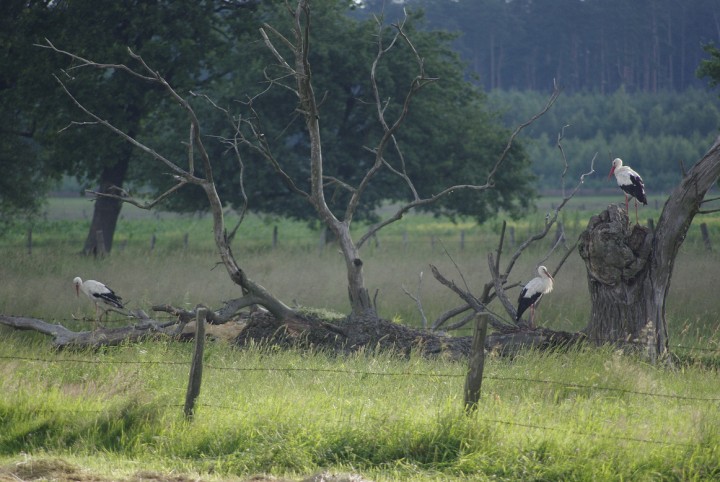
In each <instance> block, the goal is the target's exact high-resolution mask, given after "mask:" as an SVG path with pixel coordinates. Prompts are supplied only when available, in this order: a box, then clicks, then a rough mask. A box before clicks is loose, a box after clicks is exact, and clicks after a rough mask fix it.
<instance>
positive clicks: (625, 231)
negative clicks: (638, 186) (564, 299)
mask: <svg viewBox="0 0 720 482" xmlns="http://www.w3.org/2000/svg"><path fill="white" fill-rule="evenodd" d="M719 175H720V137H719V138H718V139H716V140H715V143H714V144H713V146H712V147H711V148H710V150H708V152H707V153H706V154H705V156H703V158H702V159H700V160H699V161H698V162H697V163H696V164H695V165H694V166H693V167H692V169H690V171H688V172H687V173H686V174H685V175H684V177H683V179H682V181H681V182H680V184H679V185H678V186H677V187H676V188H675V190H674V191H673V192H672V193H671V194H670V196H669V197H668V200H667V201H666V203H665V206H664V207H663V211H662V213H661V215H660V219H659V220H658V223H657V228H656V229H655V232H654V234H653V233H651V231H650V230H649V229H648V228H645V227H641V226H631V227H630V226H628V218H627V213H626V212H625V210H624V209H623V205H610V206H608V208H607V210H606V211H604V212H602V213H601V214H600V215H599V216H593V217H592V218H591V219H590V222H589V223H588V227H587V229H586V231H585V232H583V234H581V236H580V243H579V246H578V249H579V252H580V255H581V257H582V258H583V260H585V266H586V269H587V276H588V285H589V290H590V298H591V302H592V305H591V311H590V319H589V323H588V326H587V328H586V330H585V331H586V333H587V335H588V337H589V338H590V339H591V340H593V341H595V342H596V343H612V342H627V341H635V340H641V341H642V340H647V339H648V336H649V337H650V344H652V345H654V350H655V353H656V354H658V355H662V354H664V353H666V352H667V350H668V320H667V318H666V316H665V314H666V312H665V302H666V300H667V296H668V293H669V291H670V281H671V279H672V273H673V268H674V265H675V259H676V257H677V254H678V251H679V250H680V246H682V243H683V241H684V240H685V236H686V235H687V232H688V229H689V228H690V225H691V223H692V221H693V219H694V218H695V216H696V215H697V214H698V213H702V211H701V209H700V208H701V206H702V203H703V199H704V198H705V194H706V193H707V191H708V190H709V189H710V188H711V187H712V186H714V185H715V183H716V182H717V179H718V176H719ZM649 186H650V189H652V187H651V186H652V184H649ZM645 344H648V342H647V341H645Z"/></svg>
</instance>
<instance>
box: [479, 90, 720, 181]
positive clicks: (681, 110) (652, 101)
mask: <svg viewBox="0 0 720 482" xmlns="http://www.w3.org/2000/svg"><path fill="white" fill-rule="evenodd" d="M547 98H548V95H546V94H543V93H540V92H533V91H517V90H512V91H503V90H494V91H492V92H490V93H489V94H488V99H489V105H490V107H491V108H494V109H497V110H499V111H500V114H501V118H502V121H503V123H504V124H505V125H506V126H508V127H512V126H517V125H519V124H520V123H522V122H524V121H526V120H527V119H529V118H530V117H532V115H533V114H534V113H535V112H537V111H538V109H539V107H540V106H542V105H543V104H544V103H545V102H547ZM719 126H720V99H718V97H717V95H716V94H714V93H711V92H708V91H707V90H704V89H688V90H686V91H684V92H668V91H666V92H658V93H651V92H636V93H634V94H629V93H628V92H627V91H626V90H625V89H622V88H621V89H619V90H617V91H616V92H614V93H612V94H604V95H603V94H598V93H574V94H565V95H561V96H560V98H559V99H558V101H557V102H556V104H555V105H554V106H553V107H552V108H551V109H550V110H549V111H548V112H547V113H546V114H545V115H543V116H542V117H541V118H539V119H538V120H537V121H536V122H534V123H533V124H532V125H530V126H528V127H527V128H526V129H525V130H524V131H523V132H522V133H521V139H522V141H523V143H524V147H525V149H526V151H527V152H528V155H529V157H530V159H532V164H533V165H532V170H533V173H534V174H535V176H537V183H536V185H537V186H538V189H539V190H545V191H548V190H550V191H558V190H560V189H561V188H562V179H561V177H560V174H561V173H562V171H563V168H564V159H563V157H562V154H561V153H560V151H559V149H558V146H557V143H558V136H559V135H560V134H561V133H562V135H563V138H562V140H561V143H562V147H563V151H564V153H565V155H566V158H567V162H568V172H567V174H566V177H565V179H566V186H572V185H574V184H575V183H576V182H577V180H578V178H579V176H580V175H581V174H582V173H585V172H588V171H589V169H590V161H591V160H592V158H593V156H595V154H597V159H596V161H595V168H596V171H597V173H596V174H595V175H593V176H590V177H588V178H587V181H586V186H585V189H584V192H585V193H588V189H590V190H591V193H592V192H595V191H597V190H598V189H601V190H602V189H608V188H610V189H614V188H615V181H614V180H613V181H612V182H609V181H608V179H607V174H608V171H609V170H610V162H611V160H612V159H613V158H614V157H620V158H622V159H623V160H624V161H625V162H626V163H627V164H629V165H631V166H632V167H633V168H634V169H636V170H637V171H638V172H640V173H641V174H642V175H643V178H644V179H645V184H646V186H647V189H648V192H650V193H652V194H659V193H668V192H669V191H670V190H671V189H672V188H673V187H674V186H675V185H677V183H678V182H680V180H681V179H682V169H683V167H684V168H685V169H689V168H690V166H692V165H693V164H695V162H696V161H697V160H699V159H700V158H701V157H702V156H703V155H704V154H705V152H706V151H707V150H708V148H709V147H710V146H711V145H712V143H713V141H714V140H715V138H716V137H717V135H718V127H719Z"/></svg>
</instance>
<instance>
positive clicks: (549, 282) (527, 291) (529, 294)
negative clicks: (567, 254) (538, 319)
mask: <svg viewBox="0 0 720 482" xmlns="http://www.w3.org/2000/svg"><path fill="white" fill-rule="evenodd" d="M537 272H538V275H539V276H537V277H535V278H533V279H531V280H530V281H528V283H527V284H526V285H525V287H524V288H523V289H522V291H521V292H520V296H519V297H518V308H517V315H516V316H515V321H520V317H521V316H522V314H523V313H524V312H525V310H527V309H528V308H530V326H535V305H536V304H537V303H538V302H539V301H540V298H542V297H543V295H545V294H547V293H550V292H551V291H552V290H553V282H554V280H553V277H552V276H551V275H550V272H549V271H548V269H547V268H546V267H545V266H539V267H538V269H537Z"/></svg>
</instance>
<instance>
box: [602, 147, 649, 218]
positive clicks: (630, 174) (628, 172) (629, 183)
mask: <svg viewBox="0 0 720 482" xmlns="http://www.w3.org/2000/svg"><path fill="white" fill-rule="evenodd" d="M613 174H615V180H616V181H617V183H618V186H620V189H622V190H623V191H625V212H626V213H628V218H629V217H630V212H629V211H628V202H629V199H628V195H629V196H632V197H633V198H634V199H635V224H640V223H639V222H638V201H640V202H641V203H643V205H647V196H646V195H645V183H643V180H642V178H641V177H640V174H638V173H637V172H635V171H633V170H632V169H631V168H630V166H623V162H622V159H620V158H619V157H617V158H615V159H614V160H613V162H612V168H611V169H610V174H608V179H610V176H612V175H613Z"/></svg>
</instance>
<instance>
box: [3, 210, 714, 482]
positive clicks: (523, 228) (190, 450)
mask: <svg viewBox="0 0 720 482" xmlns="http://www.w3.org/2000/svg"><path fill="white" fill-rule="evenodd" d="M613 201H617V200H615V199H613V200H608V199H607V198H583V199H581V200H579V202H578V203H577V204H576V205H573V208H572V209H569V210H568V211H567V212H565V213H564V218H563V222H564V224H565V227H566V233H567V235H568V238H569V244H570V245H571V244H572V242H574V239H576V238H577V236H578V235H579V233H580V231H581V230H582V229H583V227H584V226H585V225H586V223H587V219H588V218H589V217H590V216H591V215H593V214H595V213H597V212H598V211H599V210H600V209H602V208H603V207H604V206H606V205H607V203H608V202H613ZM83 202H87V201H83ZM557 202H558V200H557V199H547V200H543V201H542V202H541V203H540V205H539V207H538V210H537V211H536V212H534V213H529V214H528V216H527V217H526V218H524V219H521V220H518V221H512V222H510V223H509V225H510V226H512V227H513V229H514V230H515V235H516V243H519V242H521V241H522V240H523V239H524V237H526V236H527V234H528V233H529V232H532V231H534V230H536V229H538V227H539V226H541V223H542V222H543V219H544V215H545V213H546V212H547V211H548V210H550V209H552V207H553V204H556V203H557ZM659 204H660V206H659V207H660V208H661V207H662V203H659ZM80 205H81V204H79V202H78V200H61V201H53V202H52V203H51V208H50V210H49V212H48V218H47V220H46V221H40V222H37V223H36V224H35V225H34V226H33V241H34V243H33V249H32V253H28V251H27V247H26V245H25V241H26V231H25V230H24V229H17V230H16V231H14V232H8V233H5V235H4V236H3V237H2V238H0V258H2V259H3V262H2V263H0V279H1V280H2V281H3V283H2V286H1V287H0V313H3V314H15V315H24V316H33V317H38V318H43V319H46V320H48V321H52V322H57V323H62V324H63V325H65V326H68V327H69V328H71V329H88V328H89V327H90V324H89V323H88V322H85V321H81V318H82V317H83V316H90V315H92V314H93V309H92V306H91V305H90V304H89V303H88V302H87V300H85V299H82V298H80V299H78V298H76V297H75V294H74V290H73V286H72V282H71V281H72V278H73V277H74V276H77V275H80V276H82V277H84V278H95V279H100V280H103V281H105V282H107V283H108V284H109V285H111V286H113V287H114V288H115V289H116V290H117V291H118V292H119V293H120V294H121V296H123V298H124V299H125V300H126V301H127V302H128V306H130V307H131V308H143V309H145V310H146V311H149V310H150V306H152V305H153V304H157V303H171V304H176V305H181V306H194V305H195V304H196V303H200V302H202V303H205V304H207V305H210V306H213V307H217V306H219V305H220V304H221V303H222V301H223V300H227V299H230V298H234V297H237V296H239V292H238V290H237V289H236V288H235V287H234V286H233V285H232V284H231V283H230V282H229V280H228V278H227V274H226V273H225V271H224V268H223V267H222V266H218V265H217V261H218V259H217V255H216V253H215V249H214V247H213V246H212V239H211V226H210V221H209V219H208V218H207V217H198V216H178V215H171V214H160V215H154V214H147V213H144V212H135V213H133V212H127V213H126V217H125V218H124V219H122V220H121V222H120V224H119V227H118V233H117V237H116V245H115V248H114V249H113V252H112V255H111V256H108V257H106V258H104V259H92V258H87V257H83V256H80V255H79V254H78V252H79V251H80V248H81V246H82V242H83V240H84V236H85V235H86V232H85V231H86V230H87V228H88V225H89V219H86V218H85V217H83V216H82V215H78V207H79V206H80ZM63 209H65V211H63ZM53 210H54V211H53ZM51 213H59V214H51ZM72 213H75V214H74V216H75V218H73V214H72ZM658 215H659V211H657V210H656V209H655V208H654V205H653V203H652V202H651V205H650V206H648V207H646V208H644V209H643V212H642V216H641V218H643V219H647V218H653V219H655V220H657V217H658ZM68 217H69V218H73V219H67V218H68ZM229 217H231V216H229ZM699 222H706V223H707V224H708V226H709V228H710V232H711V235H713V233H717V232H718V231H720V217H716V216H712V217H704V218H702V219H700V218H699V219H698V220H697V221H696V224H697V223H699ZM275 226H277V227H278V233H279V243H278V246H277V247H275V248H273V247H272V246H271V240H272V233H273V228H274V227H275ZM500 227H501V223H500V222H499V221H493V222H490V223H487V224H486V225H484V226H476V225H474V224H473V223H469V222H465V223H461V224H459V225H454V224H452V223H449V222H445V221H442V220H437V219H435V218H433V217H431V216H424V215H411V216H407V217H406V218H404V219H403V221H402V222H401V223H399V224H397V225H394V226H392V227H391V229H388V230H387V231H383V232H382V233H381V234H380V236H379V238H378V241H379V243H378V244H375V243H374V242H371V243H369V244H368V246H366V247H365V249H364V250H363V257H364V260H365V275H366V283H367V286H368V288H369V289H370V290H371V291H372V292H373V293H374V292H375V290H378V296H377V300H378V303H379V309H380V313H381V314H382V315H383V316H384V317H386V318H390V319H396V320H397V321H399V322H402V323H407V324H411V325H416V326H418V325H419V324H420V316H419V314H418V312H417V308H416V306H415V302H414V301H413V300H411V299H410V298H409V297H408V296H406V295H405V294H404V293H403V290H402V288H403V286H404V287H405V288H407V289H408V290H410V291H412V292H416V291H417V290H418V285H417V283H418V275H419V273H420V272H423V273H424V278H423V284H422V289H421V293H422V299H423V305H424V308H425V311H426V314H427V315H428V317H429V318H430V319H433V318H434V317H435V316H437V315H438V314H440V313H442V312H443V311H445V310H447V309H449V308H451V307H454V306H457V304H458V303H459V302H458V300H457V298H456V297H455V296H454V295H452V294H451V293H450V292H449V290H447V289H446V288H444V287H442V286H440V285H439V284H438V283H437V282H435V280H434V279H433V278H432V276H431V275H430V273H429V265H430V264H433V265H436V266H438V268H439V269H440V270H441V271H442V272H443V273H444V274H446V275H447V276H448V277H450V278H453V279H455V280H456V281H457V282H459V283H462V282H463V280H462V279H461V278H460V276H459V274H458V273H457V271H456V268H455V264H454V263H457V265H458V266H460V267H461V269H462V271H463V275H464V279H465V281H467V283H468V285H469V286H470V287H471V288H472V289H473V290H474V291H478V290H479V289H480V287H481V286H482V285H483V284H484V283H485V282H486V280H487V279H488V268H487V253H488V252H489V251H491V250H494V249H495V248H496V243H497V239H498V233H499V231H500ZM461 233H463V236H464V237H463V239H464V245H463V247H462V249H461V245H460V240H461ZM153 234H155V235H156V237H157V243H156V246H155V249H154V250H150V237H151V236H152V235H153ZM185 234H187V235H188V246H187V247H185V245H184V236H185ZM123 240H125V242H124V243H123ZM318 240H319V233H317V232H314V231H312V230H310V229H309V228H308V227H307V226H306V225H304V224H303V223H291V222H287V221H280V220H275V219H265V218H262V217H259V216H250V217H249V218H248V220H247V223H246V224H245V225H244V226H243V230H242V231H241V232H240V234H239V237H238V239H237V240H236V242H235V244H234V246H233V249H234V252H235V254H236V256H237V258H238V260H239V262H240V263H241V265H242V266H243V268H244V269H246V271H247V272H248V274H249V275H250V276H251V277H252V278H253V279H254V280H255V281H257V282H259V283H261V284H262V285H264V286H265V287H267V288H268V289H270V290H271V291H272V292H273V293H275V294H276V295H277V296H278V297H280V298H281V299H283V300H284V301H286V302H288V303H291V304H292V303H294V302H297V303H298V304H301V305H304V306H307V307H312V308H316V309H326V310H331V311H335V312H338V313H345V312H347V310H348V302H347V294H346V280H345V271H344V263H343V261H342V259H341V256H340V255H339V254H338V252H337V249H336V248H335V247H333V246H332V245H328V246H324V247H320V245H319V243H318ZM550 244H551V240H550V239H547V240H544V241H543V242H542V243H540V246H537V247H535V248H533V249H531V250H529V251H528V252H526V254H525V255H524V256H523V257H522V258H521V259H520V261H519V264H518V266H517V268H516V270H515V272H514V274H515V276H516V278H517V280H523V279H527V277H529V276H531V275H532V274H533V273H532V271H533V267H534V265H535V263H536V260H537V259H540V258H542V257H543V256H545V255H546V254H547V251H548V249H549V247H550ZM445 251H447V253H449V254H450V255H451V256H452V260H451V259H449V258H448V255H447V254H446V252H445ZM509 252H510V248H509V247H507V246H506V248H505V253H506V256H507V255H508V253H509ZM561 256H562V253H554V254H553V255H552V256H551V257H550V259H549V260H548V261H547V264H548V266H554V264H556V263H557V261H558V260H559V259H560V257H561ZM717 261H718V255H717V254H716V252H715V251H713V252H711V253H708V252H706V251H704V248H703V245H702V240H701V239H700V236H699V228H697V226H693V227H692V228H691V232H690V233H689V234H688V238H687V240H686V241H685V243H684V245H683V247H682V249H681V253H680V256H679V258H678V260H677V262H676V265H675V272H674V274H673V281H672V288H671V292H670V297H669V299H668V301H667V314H668V320H669V323H670V326H669V328H670V331H671V333H670V345H671V347H672V349H673V351H674V352H675V353H676V354H677V355H678V356H679V358H678V360H679V361H678V362H677V363H676V365H675V367H674V368H669V367H666V366H661V367H654V366H651V365H648V364H646V363H645V362H644V361H643V360H641V359H637V358H634V357H632V356H628V355H623V354H621V353H618V352H615V351H613V350H612V349H610V348H601V349H586V350H580V351H573V352H570V353H549V354H548V353H546V354H542V353H536V352H527V353H523V354H522V355H521V356H519V357H516V358H514V359H512V360H507V359H501V358H495V357H491V358H490V359H489V360H488V363H487V367H486V372H485V374H486V378H485V381H484V385H483V392H482V398H481V401H480V405H479V407H478V411H477V413H476V414H475V415H474V416H472V417H467V416H466V415H465V414H464V413H463V407H462V390H463V383H464V371H465V368H466V367H465V365H464V363H459V362H452V361H448V360H441V359H440V360H427V359H423V358H420V357H418V356H412V357H411V358H410V359H404V358H399V357H395V356H393V355H390V354H377V353H361V354H357V355H354V356H349V357H340V358H338V357H332V356H328V355H326V354H323V353H300V352H295V351H280V350H277V349H272V348H268V347H253V348H249V349H244V350H236V349H232V348H231V347H229V346H227V345H225V344H224V343H212V344H209V345H208V347H207V349H206V356H205V363H206V366H205V372H204V380H203V386H202V391H201V396H200V399H199V404H198V407H197V412H196V417H195V419H194V420H193V421H192V422H188V421H186V420H184V418H183V416H182V405H183V402H184V395H185V390H186V383H187V377H188V371H189V359H190V354H191V349H192V347H191V344H178V343H171V342H154V343H150V342H144V343H140V344H133V345H124V346H120V347H114V348H106V349H103V350H100V351H97V352H72V351H62V352H55V351H52V350H51V349H50V346H49V341H48V340H47V339H46V338H44V337H42V336H39V335H33V334H29V333H26V332H13V331H11V330H9V329H7V328H0V390H1V392H2V393H1V394H0V480H4V479H3V475H4V474H5V473H9V472H8V470H9V469H12V470H14V471H15V472H14V473H16V474H17V473H21V474H25V475H26V476H25V477H22V478H31V477H30V475H28V474H26V473H25V472H17V470H20V469H21V468H24V469H23V470H26V469H27V468H28V467H35V468H36V470H41V469H43V468H44V469H43V470H46V471H47V474H49V475H46V478H47V479H53V478H55V479H58V478H59V479H62V477H63V476H59V475H57V474H56V473H55V472H53V471H59V472H64V474H65V475H64V476H65V477H66V478H71V477H70V476H69V475H68V474H69V473H72V474H71V475H72V476H73V477H76V478H77V477H80V479H79V480H82V477H83V476H85V477H87V478H88V479H90V478H91V476H92V474H100V475H101V476H104V477H106V478H108V479H111V480H116V479H119V478H131V477H137V474H138V473H139V472H144V471H145V472H150V473H156V474H162V475H163V477H165V478H167V479H170V478H172V477H173V476H174V474H186V475H187V476H188V477H202V478H203V479H206V480H229V479H233V478H236V479H238V480H240V479H243V478H247V477H249V476H250V475H252V474H260V473H266V474H272V475H275V476H286V477H292V478H295V479H301V478H302V477H304V476H307V475H308V474H312V473H317V472H319V471H322V470H332V471H336V472H355V473H361V474H362V475H364V476H365V477H367V478H369V479H372V480H378V481H386V480H387V481H389V480H438V481H440V480H492V479H499V480H620V479H625V480H658V479H660V480H712V479H714V478H717V477H720V462H719V461H720V431H718V430H717V428H718V427H720V415H719V413H720V411H719V410H718V403H720V401H719V400H718V399H720V390H719V389H718V384H717V381H718V369H719V367H720V362H718V360H719V359H720V355H719V354H718V347H720V333H719V331H720V323H719V322H718V318H717V313H718V312H720V300H718V299H717V297H716V296H715V294H714V288H713V286H712V283H709V281H708V280H711V279H714V278H713V277H714V276H715V274H714V272H715V266H717ZM495 308H496V309H497V311H501V309H500V308H499V307H495ZM588 314H589V299H588V294H587V279H586V274H585V269H584V265H583V263H582V260H580V258H579V256H576V255H573V256H571V257H570V259H569V260H568V262H567V264H566V266H565V267H564V268H563V271H562V272H561V274H560V275H559V276H558V277H557V280H556V288H555V291H554V292H553V294H552V296H548V297H547V299H546V300H545V301H544V302H543V305H542V307H541V309H540V312H539V322H540V324H541V325H544V326H548V327H551V328H556V329H567V330H576V329H580V328H582V327H584V325H585V319H586V317H587V316H588ZM115 316H116V317H115V318H114V321H111V322H110V323H109V325H110V326H113V325H114V324H122V323H124V320H122V319H121V318H120V317H119V316H117V315H115ZM468 333H469V332H468V330H465V331H463V332H461V333H459V334H468ZM74 471H76V472H77V474H75V472H74ZM83 474H85V475H83ZM88 474H89V475H88Z"/></svg>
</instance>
